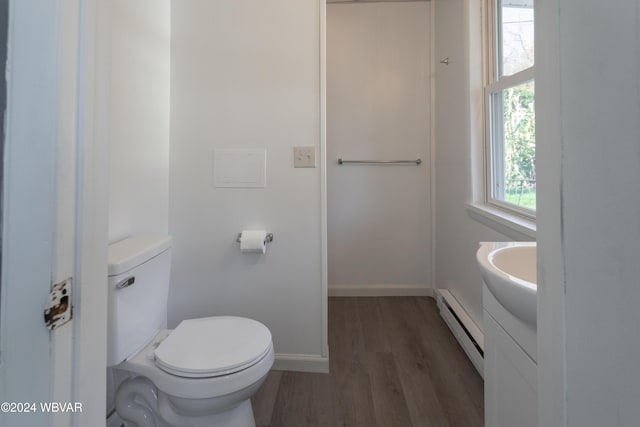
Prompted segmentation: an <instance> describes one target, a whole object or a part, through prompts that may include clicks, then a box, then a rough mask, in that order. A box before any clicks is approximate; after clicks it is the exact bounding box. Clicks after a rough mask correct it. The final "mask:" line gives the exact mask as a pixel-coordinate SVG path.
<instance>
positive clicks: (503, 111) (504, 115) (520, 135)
mask: <svg viewBox="0 0 640 427" xmlns="http://www.w3.org/2000/svg"><path fill="white" fill-rule="evenodd" d="M533 2H534V0H487V3H488V4H487V8H486V10H487V11H488V13H487V20H486V21H487V31H486V34H487V49H486V54H485V58H486V59H487V60H486V76H487V78H486V85H485V89H484V98H485V108H486V112H485V117H486V119H485V120H486V123H485V126H486V132H487V134H486V150H487V152H486V159H487V168H486V170H487V173H486V180H487V191H486V199H487V200H486V201H487V203H488V204H490V205H493V206H496V207H499V208H501V209H505V210H508V211H510V212H512V213H517V214H520V215H524V216H526V217H529V218H535V210H536V167H535V156H536V138H535V134H536V133H535V82H534V13H533Z"/></svg>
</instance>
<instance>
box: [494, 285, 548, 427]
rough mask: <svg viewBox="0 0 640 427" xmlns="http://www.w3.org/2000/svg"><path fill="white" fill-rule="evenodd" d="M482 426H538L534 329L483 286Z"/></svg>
mask: <svg viewBox="0 0 640 427" xmlns="http://www.w3.org/2000/svg"><path fill="white" fill-rule="evenodd" d="M483 305H484V311H483V315H484V318H483V323H484V401H485V427H516V426H517V427H537V426H538V417H537V412H538V397H537V365H536V361H535V357H536V344H537V343H536V339H537V337H536V331H535V330H534V329H533V328H532V327H531V326H529V325H527V324H525V323H524V322H522V321H520V319H518V318H516V317H515V316H513V315H512V314H511V313H509V312H508V311H507V310H506V309H504V307H502V306H501V305H500V303H499V302H498V301H497V300H496V299H495V298H494V297H493V295H492V294H491V291H489V290H488V289H487V287H486V286H484V289H483Z"/></svg>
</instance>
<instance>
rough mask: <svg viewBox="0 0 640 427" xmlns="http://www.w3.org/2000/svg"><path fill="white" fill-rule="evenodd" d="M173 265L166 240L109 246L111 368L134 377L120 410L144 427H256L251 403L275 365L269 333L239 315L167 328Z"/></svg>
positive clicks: (120, 391)
mask: <svg viewBox="0 0 640 427" xmlns="http://www.w3.org/2000/svg"><path fill="white" fill-rule="evenodd" d="M169 260H170V239H169V238H168V237H166V236H136V237H132V238H130V239H126V240H124V241H122V242H118V243H116V244H114V245H111V246H110V247H109V273H110V275H109V328H108V329H109V334H108V335H109V343H108V346H107V347H108V362H109V366H110V367H111V368H113V369H115V370H118V371H119V372H120V373H121V374H124V375H120V377H125V378H126V379H125V380H123V381H121V383H120V384H119V385H118V386H117V390H116V391H115V399H114V400H115V410H116V411H117V413H118V415H119V416H120V417H121V418H122V419H123V420H125V421H126V422H128V423H129V424H130V425H137V426H139V427H148V426H163V427H165V426H166V427H168V426H180V427H187V426H191V427H205V426H206V427H214V426H220V427H255V421H254V418H253V411H252V408H251V401H250V398H251V396H252V395H253V394H254V393H255V392H256V391H257V390H258V388H259V387H260V385H261V384H262V382H263V381H264V379H265V378H266V376H267V374H268V372H269V370H270V369H271V366H272V365H273V361H274V350H273V343H272V338H271V333H270V331H269V329H268V328H267V327H266V326H264V325H263V324H262V323H260V322H258V321H255V320H252V319H248V318H243V317H234V316H214V317H204V318H198V319H188V320H183V321H182V322H181V323H180V324H179V325H178V326H177V327H176V328H175V329H174V330H170V329H166V301H167V294H168V273H169V268H168V262H169ZM112 316H113V317H112Z"/></svg>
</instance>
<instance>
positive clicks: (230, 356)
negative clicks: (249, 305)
mask: <svg viewBox="0 0 640 427" xmlns="http://www.w3.org/2000/svg"><path fill="white" fill-rule="evenodd" d="M271 348H272V345H271V332H269V329H267V327H266V326H264V325H263V324H262V323H260V322H256V321H255V320H252V319H247V318H243V317H233V316H215V317H204V318H200V319H189V320H184V321H182V322H181V323H180V324H179V325H178V327H177V328H176V329H175V330H174V331H173V332H171V333H170V334H169V336H167V337H166V338H165V339H164V340H163V341H162V342H161V343H160V345H159V346H158V347H157V348H156V349H155V351H154V356H155V357H154V358H155V364H156V366H157V367H158V368H160V369H161V370H163V371H165V372H167V373H169V374H171V375H176V376H180V377H185V378H210V377H218V376H223V375H229V374H233V373H236V372H239V371H242V370H244V369H247V368H249V367H251V366H252V365H254V364H256V363H258V362H259V361H260V360H262V359H263V358H264V357H265V356H266V355H267V354H268V353H269V351H270V350H271Z"/></svg>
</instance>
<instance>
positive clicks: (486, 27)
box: [482, 0, 536, 222]
mask: <svg viewBox="0 0 640 427" xmlns="http://www.w3.org/2000/svg"><path fill="white" fill-rule="evenodd" d="M499 1H500V0H485V1H484V6H485V8H484V10H485V13H484V17H483V33H484V37H483V41H484V48H483V56H482V57H483V63H484V67H483V74H484V79H483V80H484V82H483V83H484V88H483V109H484V130H485V132H484V158H485V162H484V163H485V164H484V183H483V187H484V203H485V204H486V205H487V206H489V207H493V208H496V209H499V210H501V211H503V212H506V213H508V214H513V215H517V216H519V217H522V218H525V219H527V220H531V221H533V222H535V220H536V211H535V210H532V209H529V208H525V207H523V206H519V205H516V204H513V203H509V202H507V201H505V200H501V199H498V198H496V197H495V194H494V189H495V177H496V176H497V174H498V173H500V174H501V175H502V176H504V173H503V171H502V169H503V167H502V163H503V162H498V161H496V158H497V156H502V159H504V144H499V146H497V144H494V141H496V140H502V141H504V138H503V137H502V135H501V133H502V132H503V129H502V128H501V127H500V126H495V123H496V121H495V118H496V114H497V111H498V108H496V106H495V103H494V102H492V97H493V95H494V94H496V93H502V92H503V91H504V90H507V89H510V88H513V87H517V86H519V85H522V84H524V83H527V82H529V81H533V82H534V84H535V63H534V64H533V65H532V66H530V67H528V68H525V69H523V70H521V71H518V72H517V73H514V74H511V75H507V76H500V74H501V64H500V47H499V46H500V44H501V37H500V33H499V31H498V29H499V25H500V24H499V22H500V8H499V4H498V3H499ZM534 7H535V6H534ZM534 48H535V47H534ZM534 102H535V97H534ZM499 110H500V115H503V114H504V109H503V108H499ZM494 147H495V149H494Z"/></svg>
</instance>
